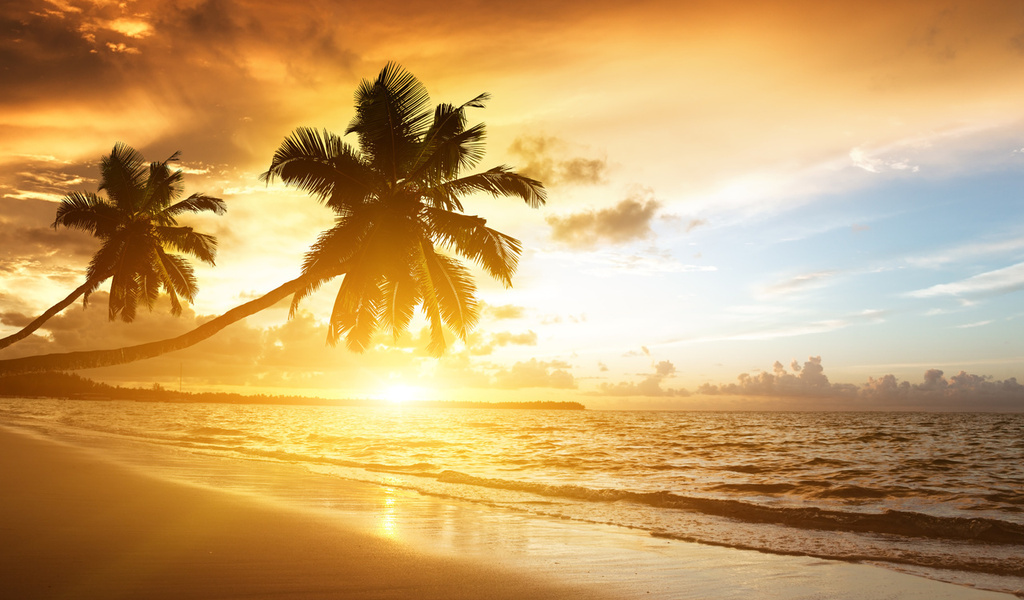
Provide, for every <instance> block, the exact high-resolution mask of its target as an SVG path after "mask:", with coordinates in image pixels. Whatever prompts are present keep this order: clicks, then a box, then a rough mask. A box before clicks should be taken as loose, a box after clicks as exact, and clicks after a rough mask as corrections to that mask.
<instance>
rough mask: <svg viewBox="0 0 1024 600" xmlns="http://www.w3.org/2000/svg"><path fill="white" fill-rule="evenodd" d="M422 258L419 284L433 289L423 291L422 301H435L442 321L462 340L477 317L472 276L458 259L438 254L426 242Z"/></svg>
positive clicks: (477, 309)
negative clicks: (429, 292) (428, 292)
mask: <svg viewBox="0 0 1024 600" xmlns="http://www.w3.org/2000/svg"><path fill="white" fill-rule="evenodd" d="M421 259H422V266H423V268H424V270H423V271H422V272H421V273H420V285H421V287H424V288H426V287H429V289H430V290H431V292H432V293H431V294H430V295H429V296H428V294H426V293H424V294H423V297H424V303H426V302H428V301H430V302H433V303H436V305H437V309H438V311H439V312H440V314H441V318H442V319H444V322H445V324H446V325H448V327H450V328H451V329H452V330H453V331H455V333H456V334H457V335H458V336H459V338H461V339H463V340H465V339H466V336H467V335H468V334H469V331H470V330H471V329H472V328H473V327H474V326H475V325H476V322H477V320H478V319H479V316H480V313H479V307H478V306H477V301H476V284H474V283H473V277H472V275H471V274H470V273H469V271H468V270H467V269H466V268H465V267H464V266H462V264H461V263H460V262H459V261H458V260H455V259H454V258H451V257H448V256H444V255H441V254H438V253H437V252H435V251H434V249H433V248H432V247H430V244H427V243H425V244H423V245H422V253H421Z"/></svg>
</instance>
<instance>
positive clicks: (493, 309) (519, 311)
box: [481, 302, 526, 320]
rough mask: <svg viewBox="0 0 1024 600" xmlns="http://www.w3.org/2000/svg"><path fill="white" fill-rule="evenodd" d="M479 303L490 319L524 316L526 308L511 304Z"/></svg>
mask: <svg viewBox="0 0 1024 600" xmlns="http://www.w3.org/2000/svg"><path fill="white" fill-rule="evenodd" d="M481 304H483V313H484V314H485V315H487V316H488V317H490V318H492V319H497V320H501V319H522V318H523V317H525V316H526V309H525V308H524V307H522V306H515V305H513V304H502V305H501V306H494V305H491V304H486V303H483V302H481Z"/></svg>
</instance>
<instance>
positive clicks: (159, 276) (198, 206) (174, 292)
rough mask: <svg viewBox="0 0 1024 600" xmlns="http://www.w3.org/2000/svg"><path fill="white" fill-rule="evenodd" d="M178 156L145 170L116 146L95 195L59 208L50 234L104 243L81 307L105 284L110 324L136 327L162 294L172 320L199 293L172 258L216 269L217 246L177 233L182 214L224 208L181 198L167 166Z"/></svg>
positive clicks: (70, 199)
mask: <svg viewBox="0 0 1024 600" xmlns="http://www.w3.org/2000/svg"><path fill="white" fill-rule="evenodd" d="M179 155H180V153H178V152H175V153H174V154H173V155H171V156H170V157H169V158H168V159H167V160H165V161H163V162H154V163H151V164H149V165H148V166H147V165H146V163H145V161H144V159H143V157H142V155H141V154H139V153H138V152H137V151H136V150H134V149H133V148H131V147H129V146H127V145H125V144H122V143H117V144H115V145H114V149H113V150H112V151H111V153H110V156H104V157H103V159H102V161H101V164H100V185H99V190H98V191H100V192H106V197H105V198H104V197H103V196H100V195H99V194H98V193H92V192H74V193H71V194H68V195H67V196H65V197H64V198H63V199H62V200H61V203H60V206H59V207H58V208H57V216H56V218H55V219H54V221H53V227H54V228H57V227H59V226H64V227H69V228H71V229H82V230H85V231H88V232H89V233H91V234H92V235H94V236H95V237H97V238H99V239H100V240H101V241H102V245H101V246H100V249H99V250H98V251H97V252H96V254H95V255H93V257H92V261H91V262H90V263H89V269H88V273H87V283H91V285H89V286H88V287H87V289H86V290H85V294H84V296H85V297H84V300H85V301H86V302H88V299H89V294H90V293H91V292H93V291H95V290H96V288H97V287H99V285H100V283H102V282H103V281H104V280H106V279H107V278H110V279H111V283H110V300H109V303H108V308H109V317H110V319H111V320H114V319H116V318H120V319H121V320H122V321H125V322H131V321H132V320H134V319H135V314H136V307H137V306H138V303H139V302H140V301H141V302H144V303H145V304H146V306H148V307H149V308H150V309H152V307H153V302H154V301H155V300H156V298H157V297H158V296H159V293H160V290H161V289H163V290H164V291H166V292H167V295H168V296H169V297H170V301H171V312H172V313H173V314H175V315H179V314H181V300H180V299H179V298H184V299H185V301H187V302H189V303H191V302H193V301H194V300H195V296H196V293H197V291H198V289H199V287H198V285H197V283H196V277H195V274H194V272H193V269H192V266H191V265H190V264H189V263H188V261H187V260H186V259H185V258H184V257H183V256H181V255H179V254H172V253H171V252H170V251H177V252H180V253H183V254H187V255H190V256H193V257H195V258H198V259H199V260H201V261H203V262H206V263H209V264H211V265H212V264H214V258H215V256H216V251H217V240H216V238H214V237H213V236H211V235H207V234H204V233H198V232H196V231H194V230H193V229H192V228H191V227H186V226H180V225H178V221H177V217H178V216H179V215H181V214H182V213H198V212H203V211H210V212H213V213H215V214H218V215H220V214H223V213H224V211H225V210H226V207H225V204H224V201H223V200H221V199H219V198H213V197H211V196H207V195H205V194H192V195H191V196H188V197H187V198H185V199H183V200H179V198H181V196H182V194H183V189H184V185H183V182H182V180H183V175H182V172H181V171H180V170H173V169H172V168H171V166H170V165H169V163H173V162H176V161H177V160H178V157H179Z"/></svg>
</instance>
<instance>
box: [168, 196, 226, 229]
mask: <svg viewBox="0 0 1024 600" xmlns="http://www.w3.org/2000/svg"><path fill="white" fill-rule="evenodd" d="M227 210H228V205H227V203H225V202H224V201H223V200H221V199H220V198H214V197H213V196H207V195H206V194H192V195H191V196H189V197H188V198H185V199H184V200H182V201H180V202H176V203H174V204H172V205H170V206H168V207H167V208H165V209H164V210H163V211H162V212H161V213H160V215H159V216H160V218H161V219H170V221H168V222H166V223H164V224H165V225H174V224H175V221H174V217H176V216H178V215H180V214H181V213H185V212H191V213H200V212H204V211H209V212H212V213H213V214H215V215H222V214H224V213H225V212H227Z"/></svg>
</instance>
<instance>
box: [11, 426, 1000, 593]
mask: <svg viewBox="0 0 1024 600" xmlns="http://www.w3.org/2000/svg"><path fill="white" fill-rule="evenodd" d="M183 460H196V461H197V462H198V463H203V461H204V459H203V458H196V459H192V458H191V457H187V456H186V457H184V458H183ZM144 465H145V459H144V458H143V459H140V462H136V463H135V464H134V466H126V465H124V464H120V463H119V462H117V461H116V460H107V459H106V457H105V456H104V454H103V452H101V451H97V450H96V449H89V448H79V447H76V446H73V445H68V444H65V443H58V442H56V441H53V440H50V439H46V438H45V437H40V436H39V435H36V434H28V433H26V432H24V431H22V430H16V429H8V428H3V427H0V482H2V485H0V539H2V541H3V543H2V544H0V597H4V598H21V599H26V600H28V599H35V598H47V599H51V598H52V599H57V598H81V599H88V598H97V599H98V598H104V599H108V598H174V599H189V598H218V599H227V598H245V599H255V598H277V599H281V598H288V599H296V600H302V599H312V598H409V599H412V598H416V599H420V598H425V599H429V598H438V599H440V598H446V599H461V598H466V599H469V598H495V599H500V598H534V599H540V600H544V599H555V598H559V599H562V598H564V599H574V598H580V599H582V598H594V599H600V598H638V597H644V598H709V599H710V598H779V599H781V598H787V599H791V598H792V599H799V598H807V599H810V598H850V599H853V598H893V599H896V598H899V599H904V598H919V599H921V600H939V599H944V598H948V599H959V598H963V599H970V600H974V599H977V600H982V599H989V600H995V599H998V598H1003V599H1007V598H1013V596H1009V595H1006V594H995V593H990V592H983V591H979V590H974V589H970V588H966V587H962V586H957V585H951V584H947V583H941V582H937V581H933V580H929V579H924V578H920V577H916V576H911V575H906V574H901V573H896V572H893V571H890V570H887V569H881V568H878V567H874V566H870V565H860V564H850V563H842V562H835V561H823V560H817V559H812V558H807V557H789V556H774V555H766V554H761V553H756V552H747V551H740V550H733V549H728V548H715V547H709V546H702V545H698V544H688V543H684V542H677V541H668V540H660V539H657V538H652V537H650V536H646V535H642V534H639V533H637V532H633V531H630V530H622V529H619V528H614V527H605V526H596V525H590V524H580V523H572V522H563V521H557V520H553V519H544V518H542V517H535V516H530V515H522V514H512V513H509V512H508V511H502V510H500V509H490V508H488V507H484V506H466V505H465V503H462V504H459V503H448V502H446V501H445V500H443V499H436V498H428V497H422V496H419V495H416V494H412V493H408V492H404V491H402V490H397V491H396V490H390V491H389V490H375V488H374V486H368V485H362V486H358V485H353V486H350V487H346V486H347V485H348V483H350V482H348V483H346V482H340V483H339V482H334V483H333V484H332V485H335V486H336V487H335V489H332V490H331V492H330V497H331V498H332V500H331V501H329V502H328V501H320V502H319V504H320V505H319V507H318V506H317V503H315V502H313V503H310V502H308V501H309V499H310V498H309V497H308V496H309V495H310V494H306V495H307V497H306V498H305V500H306V501H307V502H306V506H303V505H302V503H296V502H292V503H290V502H288V501H286V500H287V498H284V499H282V496H288V495H289V494H291V495H296V494H303V493H305V492H303V490H309V489H311V488H310V486H311V485H315V484H316V482H315V481H314V479H315V478H316V476H315V475H309V474H305V475H298V474H295V475H294V477H293V476H292V475H289V470H288V468H287V467H269V466H267V467H265V469H266V470H268V471H274V472H275V473H277V475H275V477H278V478H279V479H282V480H283V479H289V480H291V481H293V483H292V484H290V485H291V488H290V489H291V490H292V491H291V492H289V493H284V492H281V490H282V488H280V486H278V488H277V491H278V492H280V493H279V494H278V497H277V498H276V499H275V498H261V496H260V494H259V493H238V491H237V490H238V489H239V486H238V485H237V482H238V481H241V480H244V479H245V478H246V477H251V476H252V475H251V472H255V471H256V470H259V469H262V468H264V467H263V466H261V465H258V464H257V465H250V466H247V467H246V468H245V469H243V471H246V470H248V471H250V473H249V474H248V475H247V474H246V473H244V472H237V473H236V472H234V470H235V467H234V466H233V465H232V463H231V462H230V461H228V462H217V461H210V462H209V464H205V465H204V464H199V465H198V466H197V467H196V468H197V469H205V471H206V473H207V475H206V477H207V479H208V482H207V483H208V485H195V484H191V483H182V482H181V481H176V480H175V479H173V478H168V477H166V476H162V475H165V471H161V470H160V469H157V468H154V469H146V468H145V467H144ZM303 477H308V478H309V479H308V480H307V479H303ZM232 478H234V481H235V485H234V487H233V488H232V489H233V490H234V491H231V490H228V491H225V490H224V489H218V487H217V486H216V485H214V483H215V482H216V481H224V482H227V481H229V480H232ZM321 479H324V477H323V476H321ZM247 485H248V484H247ZM261 485H262V484H261ZM228 487H230V486H228ZM242 487H244V486H242ZM257 487H259V486H257ZM270 487H273V486H270ZM250 488H251V486H250ZM346 491H347V492H346ZM311 493H312V492H311ZM316 493H322V492H316ZM346 493H348V495H349V496H350V497H351V500H348V501H346ZM386 494H387V497H385V495H386ZM374 506H379V507H386V509H387V510H383V509H382V511H381V512H380V513H379V514H371V513H372V512H373V510H374V509H373V507H374ZM346 515H347V516H346ZM353 515H355V518H353ZM360 515H361V516H360ZM399 530H401V531H403V532H404V533H403V535H397V532H398V531H399Z"/></svg>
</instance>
